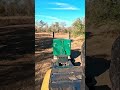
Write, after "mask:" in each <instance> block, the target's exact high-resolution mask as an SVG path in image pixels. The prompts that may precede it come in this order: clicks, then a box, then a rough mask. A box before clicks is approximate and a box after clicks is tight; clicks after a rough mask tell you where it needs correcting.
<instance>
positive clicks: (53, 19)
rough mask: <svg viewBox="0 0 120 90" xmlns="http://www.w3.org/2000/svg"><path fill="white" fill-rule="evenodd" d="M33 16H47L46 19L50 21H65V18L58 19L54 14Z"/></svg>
mask: <svg viewBox="0 0 120 90" xmlns="http://www.w3.org/2000/svg"><path fill="white" fill-rule="evenodd" d="M35 17H42V18H47V19H50V20H52V21H59V22H63V21H64V22H67V21H66V20H63V19H59V18H57V17H54V16H47V15H35Z"/></svg>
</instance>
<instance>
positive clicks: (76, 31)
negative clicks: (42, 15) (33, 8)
mask: <svg viewBox="0 0 120 90" xmlns="http://www.w3.org/2000/svg"><path fill="white" fill-rule="evenodd" d="M35 32H36V33H40V32H56V33H68V32H71V34H72V36H74V37H77V36H80V35H84V33H85V23H84V21H82V20H81V19H80V18H77V19H76V20H75V21H73V23H72V25H71V26H70V27H66V23H65V22H54V23H52V24H51V25H48V23H47V22H44V21H43V20H41V21H38V22H36V29H35Z"/></svg>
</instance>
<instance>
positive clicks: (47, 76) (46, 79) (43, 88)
mask: <svg viewBox="0 0 120 90" xmlns="http://www.w3.org/2000/svg"><path fill="white" fill-rule="evenodd" d="M50 74H51V69H49V70H48V71H47V72H46V74H45V77H44V79H43V83H42V86H41V90H49V80H50Z"/></svg>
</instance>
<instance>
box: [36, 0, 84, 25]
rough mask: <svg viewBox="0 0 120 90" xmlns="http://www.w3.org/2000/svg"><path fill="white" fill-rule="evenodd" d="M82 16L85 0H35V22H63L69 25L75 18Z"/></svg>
mask: <svg viewBox="0 0 120 90" xmlns="http://www.w3.org/2000/svg"><path fill="white" fill-rule="evenodd" d="M84 17H85V0H35V22H36V21H40V20H43V21H44V22H47V23H48V24H49V25H50V24H51V23H54V22H65V23H66V25H67V26H70V25H71V24H72V23H73V21H74V20H75V19H76V18H84Z"/></svg>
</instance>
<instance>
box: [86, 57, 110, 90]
mask: <svg viewBox="0 0 120 90" xmlns="http://www.w3.org/2000/svg"><path fill="white" fill-rule="evenodd" d="M109 67H110V61H108V60H106V59H104V58H95V57H89V56H86V69H85V71H86V72H85V75H86V85H87V86H88V87H89V88H91V90H94V89H93V88H95V87H94V86H95V85H96V83H97V81H96V80H95V77H96V76H99V75H101V74H102V73H104V72H105V71H106V70H108V69H109ZM104 87H105V86H104ZM96 88H97V89H95V90H104V89H100V88H103V87H96ZM98 88H99V89H98ZM105 90H109V89H105Z"/></svg>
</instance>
